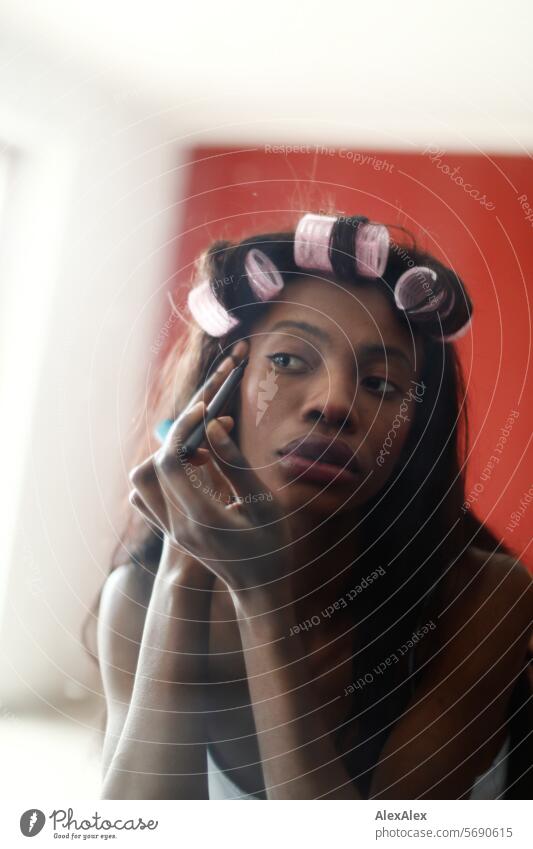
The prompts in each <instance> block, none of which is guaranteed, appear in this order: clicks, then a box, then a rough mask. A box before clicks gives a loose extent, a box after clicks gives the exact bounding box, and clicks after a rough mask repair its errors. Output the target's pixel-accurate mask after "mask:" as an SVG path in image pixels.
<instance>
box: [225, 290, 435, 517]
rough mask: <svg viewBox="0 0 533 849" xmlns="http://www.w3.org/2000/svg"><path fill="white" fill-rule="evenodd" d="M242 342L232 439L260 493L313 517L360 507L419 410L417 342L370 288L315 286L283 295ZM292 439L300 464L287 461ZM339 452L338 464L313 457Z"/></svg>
mask: <svg viewBox="0 0 533 849" xmlns="http://www.w3.org/2000/svg"><path fill="white" fill-rule="evenodd" d="M249 341H250V359H249V363H248V366H247V367H246V370H245V372H244V377H243V380H242V382H241V384H240V395H239V398H238V409H237V411H236V418H237V428H236V429H237V433H236V437H237V439H238V442H239V445H240V448H241V451H242V452H243V454H244V455H245V457H246V458H247V460H248V462H249V463H250V465H251V466H252V468H253V469H254V470H255V471H256V473H257V475H258V476H259V478H260V479H261V481H262V483H263V484H264V489H265V492H266V493H272V494H273V496H274V498H276V500H278V501H279V502H280V503H282V504H283V505H284V506H285V507H286V508H287V510H288V511H294V510H299V509H300V508H303V507H305V509H306V511H307V510H310V511H312V513H313V514H315V515H319V516H320V515H329V514H331V513H332V512H333V511H334V510H335V511H344V510H345V509H346V510H347V509H350V511H353V509H354V507H358V506H361V505H363V504H364V503H365V502H366V501H367V500H368V499H369V498H371V497H372V496H373V495H375V494H376V493H377V492H379V490H380V489H381V488H382V487H383V486H384V485H385V484H386V482H387V480H388V479H389V478H390V476H391V475H392V472H393V470H394V467H395V465H396V462H397V460H398V457H399V455H400V453H401V451H402V446H403V445H404V443H405V440H406V438H407V435H408V433H409V430H410V427H411V425H412V421H413V418H414V415H415V410H416V408H417V406H418V405H419V404H420V403H423V400H424V398H423V394H424V387H423V386H422V384H420V383H419V382H418V375H419V374H420V371H421V368H422V360H421V346H420V343H419V342H417V343H416V344H414V342H413V337H412V336H411V334H410V333H409V331H408V330H407V329H406V328H405V327H404V326H402V324H401V323H400V322H399V321H398V318H397V317H396V316H395V314H394V310H393V309H392V307H391V306H390V305H389V303H388V301H387V299H386V297H385V295H384V294H383V292H382V291H380V289H379V287H378V286H376V287H375V288H373V287H372V286H368V287H360V286H354V285H350V284H342V285H341V284H338V283H333V282H332V281H329V280H324V279H318V278H315V277H302V278H295V279H294V280H292V281H291V282H290V284H288V285H287V286H285V288H284V289H283V290H282V292H281V295H280V296H279V300H278V301H276V302H275V303H272V304H271V305H269V308H268V310H267V311H266V312H265V314H264V315H263V316H262V318H261V319H260V320H259V321H257V323H256V324H254V326H253V330H252V332H251V334H250V337H249ZM317 438H318V439H322V440H324V442H323V444H322V445H321V444H320V443H313V440H315V439H317ZM294 440H296V444H297V443H300V442H303V443H304V445H303V446H302V449H301V450H302V451H303V453H305V454H307V455H308V456H307V457H301V456H300V457H297V456H295V454H294V453H292V454H287V445H288V444H289V443H291V442H293V441H294ZM339 447H341V449H344V451H345V454H346V459H344V460H343V459H342V457H341V456H340V455H339V456H336V457H335V456H332V455H331V454H330V455H329V456H326V454H324V453H323V452H324V451H326V450H327V451H329V450H330V449H335V448H337V449H338V448H339ZM291 450H292V446H289V451H291ZM283 452H285V457H284V456H283ZM317 452H318V454H323V456H322V459H321V460H317V459H316V458H317V456H318V455H317ZM347 460H349V461H350V462H349V464H348V466H347V468H346V471H345V472H341V473H340V474H338V473H339V470H340V468H341V467H342V466H346V463H347ZM333 461H334V463H333ZM352 461H355V463H356V464H357V465H356V468H351V462H352ZM339 462H340V464H341V465H340V466H339V465H338V463H339ZM332 463H333V464H332ZM337 474H338V476H337V478H336V480H334V479H333V478H334V476H335V475H337Z"/></svg>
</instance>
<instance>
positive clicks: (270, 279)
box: [244, 248, 284, 301]
mask: <svg viewBox="0 0 533 849" xmlns="http://www.w3.org/2000/svg"><path fill="white" fill-rule="evenodd" d="M244 269H245V271H246V276H247V277H248V282H249V284H250V288H251V290H252V292H253V293H254V295H255V296H256V298H259V300H260V301H270V300H271V298H275V297H276V295H277V294H279V292H281V290H282V289H283V285H284V284H283V277H282V276H281V274H280V272H279V270H278V269H277V267H276V266H275V265H274V263H273V262H272V260H271V259H270V258H269V257H268V256H267V255H266V254H264V253H263V251H260V250H259V249H258V248H252V249H251V250H249V251H248V253H247V254H246V259H245V261H244Z"/></svg>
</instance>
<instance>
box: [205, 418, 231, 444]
mask: <svg viewBox="0 0 533 849" xmlns="http://www.w3.org/2000/svg"><path fill="white" fill-rule="evenodd" d="M209 427H210V428H211V434H212V437H213V438H214V440H215V441H216V442H229V437H228V434H227V433H226V431H225V430H224V428H223V426H222V425H221V424H220V422H219V421H217V419H213V420H212V421H211V422H210V424H209Z"/></svg>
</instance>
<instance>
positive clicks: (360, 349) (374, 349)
mask: <svg viewBox="0 0 533 849" xmlns="http://www.w3.org/2000/svg"><path fill="white" fill-rule="evenodd" d="M289 328H292V329H294V328H296V329H297V330H303V331H304V332H306V333H309V334H311V336H315V337H316V338H317V339H320V341H321V342H325V343H326V344H328V345H330V344H331V343H332V339H331V336H330V334H329V333H328V332H327V330H324V329H323V328H322V327H317V325H316V324H309V322H307V321H291V320H290V319H283V321H277V322H276V323H275V324H274V325H273V326H272V327H271V328H270V330H269V331H267V332H269V333H274V331H275V330H283V329H285V330H286V329H289ZM356 352H357V356H358V358H360V359H362V360H372V359H374V360H375V359H382V360H386V359H388V358H391V359H396V360H401V361H402V362H403V363H404V364H405V365H407V366H408V367H409V369H410V371H414V370H415V369H414V366H413V364H412V362H411V360H410V359H409V357H408V356H407V354H406V353H405V352H404V351H402V349H401V348H398V347H397V346H396V345H379V344H377V345H376V344H365V345H359V346H356Z"/></svg>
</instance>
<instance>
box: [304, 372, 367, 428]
mask: <svg viewBox="0 0 533 849" xmlns="http://www.w3.org/2000/svg"><path fill="white" fill-rule="evenodd" d="M355 394H356V387H355V384H354V382H353V380H350V379H348V378H347V377H345V376H342V375H341V374H337V375H335V374H333V373H332V372H330V373H329V374H328V376H327V377H326V378H325V379H324V380H323V381H321V383H320V386H319V387H317V391H316V392H315V393H313V394H312V395H310V396H309V398H308V399H307V400H306V402H305V404H304V409H303V415H304V418H305V420H306V421H311V422H313V423H314V422H316V421H318V420H319V419H320V420H321V421H322V423H324V424H327V425H329V427H330V428H334V429H335V430H341V429H342V430H343V431H346V432H348V433H355V431H356V430H357V427H358V415H357V409H356V397H355Z"/></svg>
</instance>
